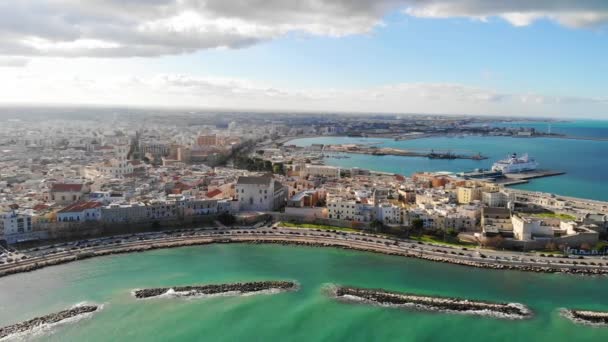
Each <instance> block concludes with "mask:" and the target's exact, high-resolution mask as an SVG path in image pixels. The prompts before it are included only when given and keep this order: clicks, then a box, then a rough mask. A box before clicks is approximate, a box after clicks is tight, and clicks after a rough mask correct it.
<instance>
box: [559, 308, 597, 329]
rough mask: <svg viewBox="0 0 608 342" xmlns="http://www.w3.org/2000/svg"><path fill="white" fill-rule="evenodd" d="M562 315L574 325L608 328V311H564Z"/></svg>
mask: <svg viewBox="0 0 608 342" xmlns="http://www.w3.org/2000/svg"><path fill="white" fill-rule="evenodd" d="M562 315H563V316H564V317H566V318H568V319H569V320H571V321H572V322H574V323H579V324H587V325H595V326H603V327H608V311H591V310H575V309H564V310H562Z"/></svg>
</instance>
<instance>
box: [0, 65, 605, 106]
mask: <svg viewBox="0 0 608 342" xmlns="http://www.w3.org/2000/svg"><path fill="white" fill-rule="evenodd" d="M9 83H10V86H9V85H8V84H9ZM0 93H2V94H3V95H4V96H3V97H2V99H3V100H4V101H11V102H13V103H14V102H26V103H39V104H45V103H47V104H48V103H55V104H104V103H111V104H116V105H136V106H165V107H172V106H175V105H176V104H178V106H181V107H195V108H225V109H242V110H250V109H258V110H294V109H296V110H303V111H341V112H389V113H443V114H480V115H482V114H497V115H535V116H536V115H551V116H559V115H572V114H574V113H585V114H586V115H588V116H593V115H595V116H600V117H601V116H602V115H605V113H606V111H607V110H608V98H585V97H568V96H550V95H542V94H512V93H505V92H500V91H496V90H493V89H484V88H479V87H472V86H467V85H463V84H452V83H399V84H390V85H384V86H377V87H368V88H360V89H303V90H292V89H287V88H278V87H275V86H273V85H271V84H267V83H264V82H256V81H251V80H244V79H234V78H218V77H196V76H191V75H183V74H159V75H155V76H150V77H141V76H139V77H135V76H124V77H119V78H117V77H114V78H112V77H107V78H103V77H95V78H83V77H77V76H74V75H66V74H61V75H56V76H53V77H49V76H48V75H47V76H46V77H44V76H41V75H36V74H28V73H21V74H15V76H14V77H13V78H12V79H11V82H7V83H5V86H4V88H3V86H2V84H0Z"/></svg>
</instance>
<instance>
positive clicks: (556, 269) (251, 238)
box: [0, 229, 608, 277]
mask: <svg viewBox="0 0 608 342" xmlns="http://www.w3.org/2000/svg"><path fill="white" fill-rule="evenodd" d="M214 232H215V234H213V233H211V232H204V233H202V234H201V235H198V236H197V235H186V234H184V236H179V237H175V236H171V235H167V236H164V237H162V238H160V239H157V240H155V241H149V240H148V241H145V240H144V241H136V242H133V243H123V244H111V245H109V246H99V247H87V248H84V249H82V250H78V251H64V252H60V253H55V254H51V255H47V256H43V257H35V258H29V259H25V260H20V261H18V262H17V263H13V264H10V265H0V277H3V276H8V275H11V274H18V273H24V272H31V271H34V270H37V269H42V268H45V267H49V266H55V265H61V264H66V263H70V262H74V261H78V260H85V259H89V258H93V257H99V256H107V255H114V254H125V253H135V252H144V251H150V250H155V249H166V248H178V247H190V246H202V245H209V244H215V243H219V244H226V243H247V244H279V245H296V246H304V247H332V248H340V249H350V250H356V251H361V252H372V253H379V254H384V255H394V256H402V257H410V258H416V259H422V260H427V261H433V262H441V263H449V264H454V265H461V266H468V267H476V268H485V269H494V270H515V271H525V272H535V273H562V274H575V275H606V274H608V267H607V266H605V265H601V266H600V265H578V264H577V265H574V264H572V265H568V264H564V263H562V264H545V263H534V262H515V261H508V260H501V261H497V260H494V259H491V258H487V257H483V256H482V257H475V256H472V255H471V254H468V255H465V254H464V253H462V252H460V253H456V252H455V249H454V248H453V247H447V246H436V245H430V244H427V245H424V246H425V247H433V248H432V249H429V250H423V249H422V248H421V247H418V246H417V245H415V244H416V242H415V241H398V240H393V239H387V238H383V237H374V239H375V240H371V239H367V238H363V239H359V238H358V237H360V236H361V234H347V233H340V234H338V233H336V234H333V233H332V234H327V232H321V233H318V232H316V231H312V230H311V231H309V232H302V230H301V229H282V232H281V233H280V234H277V233H276V232H275V231H272V230H257V231H256V230H250V231H247V230H232V231H226V232H224V231H222V232H221V235H220V234H219V233H218V232H217V231H214ZM345 235H346V236H347V237H346V238H345V237H344V236H345ZM364 236H368V235H364ZM353 239H356V240H353Z"/></svg>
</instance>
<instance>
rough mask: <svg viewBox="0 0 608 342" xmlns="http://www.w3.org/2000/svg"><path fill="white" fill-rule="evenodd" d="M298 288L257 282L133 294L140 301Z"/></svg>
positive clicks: (185, 287)
mask: <svg viewBox="0 0 608 342" xmlns="http://www.w3.org/2000/svg"><path fill="white" fill-rule="evenodd" d="M296 286H297V285H296V283H295V282H292V281H257V282H249V283H231V284H210V285H199V286H173V287H160V288H151V289H141V290H135V291H134V293H133V294H134V296H135V297H136V298H138V299H144V298H152V297H159V296H162V295H165V294H168V293H174V294H176V295H178V296H180V297H192V296H200V295H218V294H226V293H238V294H246V293H256V292H262V291H268V290H279V291H287V290H294V289H295V288H296Z"/></svg>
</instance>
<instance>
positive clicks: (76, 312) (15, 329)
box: [0, 305, 99, 339]
mask: <svg viewBox="0 0 608 342" xmlns="http://www.w3.org/2000/svg"><path fill="white" fill-rule="evenodd" d="M98 309H99V307H98V306H97V305H82V306H76V307H73V308H71V309H67V310H63V311H60V312H56V313H52V314H49V315H46V316H41V317H36V318H34V319H30V320H29V321H25V322H21V323H17V324H13V325H9V326H7V327H4V328H0V339H2V338H5V337H7V336H10V335H14V334H20V333H24V332H28V331H32V330H34V329H36V328H38V327H40V326H43V325H48V324H55V323H60V322H61V321H65V320H67V319H70V318H74V317H76V316H80V315H84V314H89V313H92V312H95V311H97V310H98Z"/></svg>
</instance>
